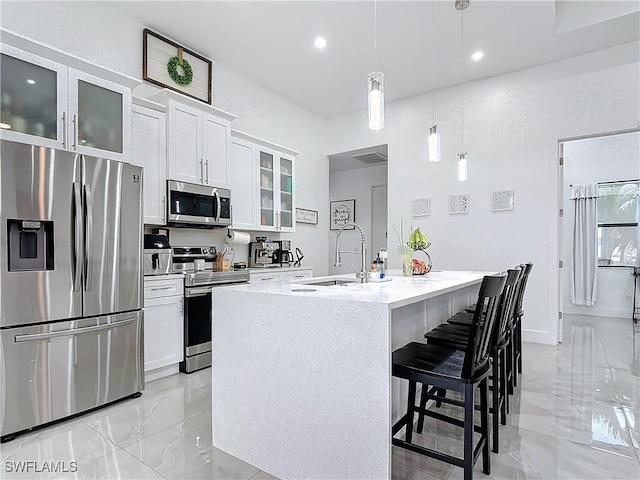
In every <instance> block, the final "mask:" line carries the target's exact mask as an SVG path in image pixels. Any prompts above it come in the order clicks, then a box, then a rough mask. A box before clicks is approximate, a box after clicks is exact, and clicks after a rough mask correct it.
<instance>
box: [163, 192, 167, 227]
mask: <svg viewBox="0 0 640 480" xmlns="http://www.w3.org/2000/svg"><path fill="white" fill-rule="evenodd" d="M165 201H166V197H162V223H164V222H165V220H166V218H167V206H166V205H165Z"/></svg>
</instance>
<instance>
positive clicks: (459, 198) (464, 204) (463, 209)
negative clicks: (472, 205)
mask: <svg viewBox="0 0 640 480" xmlns="http://www.w3.org/2000/svg"><path fill="white" fill-rule="evenodd" d="M449 213H450V214H451V215H461V214H465V213H469V195H468V194H466V193H465V194H463V195H451V196H450V197H449Z"/></svg>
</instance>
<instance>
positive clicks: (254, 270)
mask: <svg viewBox="0 0 640 480" xmlns="http://www.w3.org/2000/svg"><path fill="white" fill-rule="evenodd" d="M299 270H313V267H311V266H309V267H307V266H302V267H251V268H249V273H250V274H251V273H260V272H266V273H268V272H297V271H299Z"/></svg>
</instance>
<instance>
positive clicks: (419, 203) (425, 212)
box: [411, 198, 431, 217]
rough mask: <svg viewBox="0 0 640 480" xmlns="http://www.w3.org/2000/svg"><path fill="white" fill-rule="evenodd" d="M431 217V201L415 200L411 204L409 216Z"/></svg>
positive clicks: (426, 199) (425, 199) (424, 199)
mask: <svg viewBox="0 0 640 480" xmlns="http://www.w3.org/2000/svg"><path fill="white" fill-rule="evenodd" d="M429 215H431V199H430V198H416V199H415V200H414V201H412V202H411V216H413V217H427V216H429Z"/></svg>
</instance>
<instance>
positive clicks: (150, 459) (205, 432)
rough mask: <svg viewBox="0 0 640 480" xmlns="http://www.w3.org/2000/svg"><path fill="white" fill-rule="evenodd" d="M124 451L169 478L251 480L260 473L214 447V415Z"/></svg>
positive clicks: (129, 446) (200, 418) (208, 415)
mask: <svg viewBox="0 0 640 480" xmlns="http://www.w3.org/2000/svg"><path fill="white" fill-rule="evenodd" d="M124 449H125V450H126V451H127V452H129V453H131V454H132V455H133V456H135V457H136V458H138V459H139V460H140V461H142V462H144V463H145V464H146V465H149V466H150V467H151V468H153V469H154V470H155V471H156V472H158V473H160V474H161V475H163V476H165V477H167V478H189V479H191V478H203V479H205V478H206V479H220V480H225V479H229V480H231V479H238V480H248V479H249V478H251V477H253V476H254V475H256V474H257V473H259V469H258V468H256V467H253V466H251V465H249V464H248V463H245V462H243V461H241V460H239V459H237V458H235V457H233V456H231V455H228V454H226V453H224V452H223V451H222V450H219V449H217V448H215V447H213V446H212V441H211V413H210V412H209V413H204V414H202V415H198V416H196V417H192V418H190V419H188V420H186V421H184V422H181V423H179V424H178V425H174V426H172V427H169V428H167V429H165V430H162V431H160V432H158V433H155V434H154V435H151V436H148V437H145V438H143V439H140V440H136V441H134V442H133V443H130V444H128V445H127V446H125V447H124Z"/></svg>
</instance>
